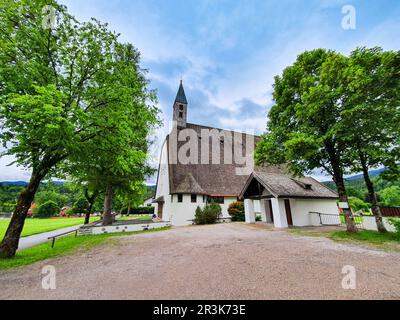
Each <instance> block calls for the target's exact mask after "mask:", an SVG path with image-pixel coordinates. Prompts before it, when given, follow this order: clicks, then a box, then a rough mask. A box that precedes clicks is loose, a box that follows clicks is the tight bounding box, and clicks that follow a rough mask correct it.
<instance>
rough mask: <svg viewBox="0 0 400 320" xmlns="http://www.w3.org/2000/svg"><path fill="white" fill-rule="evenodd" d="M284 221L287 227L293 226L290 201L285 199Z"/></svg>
mask: <svg viewBox="0 0 400 320" xmlns="http://www.w3.org/2000/svg"><path fill="white" fill-rule="evenodd" d="M285 211H286V220H287V224H288V226H289V227H292V226H293V219H292V210H291V208H290V200H289V199H285Z"/></svg>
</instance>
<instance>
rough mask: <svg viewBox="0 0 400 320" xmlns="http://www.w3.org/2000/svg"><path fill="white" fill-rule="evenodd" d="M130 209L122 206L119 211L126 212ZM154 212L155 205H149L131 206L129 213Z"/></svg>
mask: <svg viewBox="0 0 400 320" xmlns="http://www.w3.org/2000/svg"><path fill="white" fill-rule="evenodd" d="M127 211H128V208H127V207H125V208H122V209H121V210H120V211H119V213H120V214H126V213H127ZM153 213H154V207H153V206H147V207H137V208H131V209H130V210H129V214H153Z"/></svg>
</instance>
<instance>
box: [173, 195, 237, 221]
mask: <svg viewBox="0 0 400 320" xmlns="http://www.w3.org/2000/svg"><path fill="white" fill-rule="evenodd" d="M169 197H171V196H169ZM236 200H237V198H236V197H225V198H224V203H222V204H220V205H221V209H222V218H229V217H230V216H229V213H228V207H229V205H230V204H231V203H232V202H235V201H236ZM205 204H206V203H205V202H203V196H202V195H197V201H196V202H195V203H194V202H191V195H190V194H183V195H182V202H178V195H176V194H174V195H173V201H172V203H171V206H170V221H171V223H172V225H174V226H183V225H189V224H192V220H193V219H194V215H195V212H196V208H197V207H198V206H200V207H203V206H205Z"/></svg>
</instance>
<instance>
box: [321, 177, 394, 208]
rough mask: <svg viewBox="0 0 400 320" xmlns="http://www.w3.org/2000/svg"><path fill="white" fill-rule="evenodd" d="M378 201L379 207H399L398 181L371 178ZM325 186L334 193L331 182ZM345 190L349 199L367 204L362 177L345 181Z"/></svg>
mask: <svg viewBox="0 0 400 320" xmlns="http://www.w3.org/2000/svg"><path fill="white" fill-rule="evenodd" d="M372 181H373V183H374V186H375V189H376V192H377V195H378V201H379V203H380V205H381V206H388V207H400V181H399V180H395V181H388V180H385V179H384V178H383V176H382V175H377V176H374V177H372ZM323 183H324V184H325V185H326V186H328V187H329V188H331V189H332V190H335V191H336V186H335V183H334V182H333V181H325V182H323ZM345 184H346V190H347V193H348V195H349V196H350V197H355V198H358V199H360V200H362V201H363V202H365V203H366V204H368V203H369V199H368V192H367V187H366V186H365V183H364V179H363V178H362V176H353V177H350V178H348V179H346V181H345Z"/></svg>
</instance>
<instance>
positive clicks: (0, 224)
mask: <svg viewBox="0 0 400 320" xmlns="http://www.w3.org/2000/svg"><path fill="white" fill-rule="evenodd" d="M95 219H96V220H98V219H99V218H98V217H94V218H91V221H95ZM84 220H85V218H83V217H82V218H50V219H38V218H27V219H26V220H25V225H24V229H23V230H22V234H21V236H22V237H26V236H31V235H33V234H37V233H42V232H47V231H53V230H57V229H62V228H66V227H71V226H75V225H78V224H83V222H84ZM9 223H10V219H0V239H2V238H3V236H4V234H5V233H6V230H7V227H8V224H9Z"/></svg>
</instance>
